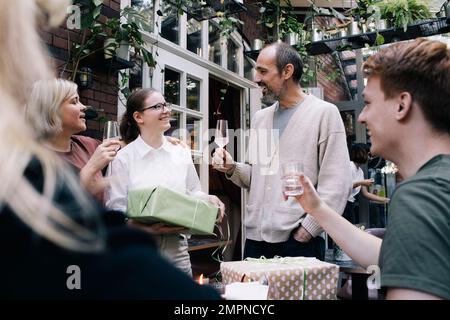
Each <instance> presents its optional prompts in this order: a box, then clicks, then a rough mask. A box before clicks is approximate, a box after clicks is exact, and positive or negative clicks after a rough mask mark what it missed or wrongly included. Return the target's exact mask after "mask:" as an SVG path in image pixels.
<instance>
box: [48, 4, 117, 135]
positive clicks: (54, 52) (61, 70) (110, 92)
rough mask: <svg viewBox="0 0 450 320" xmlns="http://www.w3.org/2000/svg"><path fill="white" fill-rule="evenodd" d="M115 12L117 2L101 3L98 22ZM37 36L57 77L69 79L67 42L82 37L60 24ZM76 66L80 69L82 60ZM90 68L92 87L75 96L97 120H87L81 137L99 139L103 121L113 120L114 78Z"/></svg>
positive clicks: (105, 72) (99, 70)
mask: <svg viewBox="0 0 450 320" xmlns="http://www.w3.org/2000/svg"><path fill="white" fill-rule="evenodd" d="M119 11H120V0H103V7H102V11H101V20H100V21H102V22H105V21H106V20H107V19H108V18H111V17H118V16H119ZM41 37H42V39H43V40H44V41H45V43H46V44H47V47H48V49H49V52H50V56H51V61H52V63H53V66H54V68H55V70H56V72H57V74H58V76H61V77H63V78H70V77H71V75H72V73H71V70H70V66H68V67H66V68H65V64H66V61H67V59H68V57H69V51H68V49H69V48H68V47H69V41H70V42H72V41H73V42H77V43H81V40H82V35H80V34H79V31H77V30H68V29H67V28H66V25H65V23H63V24H62V26H60V27H59V28H57V29H54V30H49V31H47V32H43V33H42V34H41ZM69 39H70V40H69ZM80 67H83V61H82V62H81V64H80ZM91 69H92V70H93V84H92V86H91V87H90V88H89V89H84V90H79V94H80V99H81V102H82V103H83V104H85V105H88V106H92V107H94V108H96V109H98V115H99V117H98V118H97V119H95V120H88V121H87V127H88V130H87V131H85V132H84V133H82V134H84V135H88V136H91V137H94V138H98V139H101V138H102V130H103V122H104V121H106V120H117V101H118V78H117V74H116V73H115V72H112V71H111V70H108V69H107V68H105V67H104V66H101V65H98V66H94V67H92V68H91Z"/></svg>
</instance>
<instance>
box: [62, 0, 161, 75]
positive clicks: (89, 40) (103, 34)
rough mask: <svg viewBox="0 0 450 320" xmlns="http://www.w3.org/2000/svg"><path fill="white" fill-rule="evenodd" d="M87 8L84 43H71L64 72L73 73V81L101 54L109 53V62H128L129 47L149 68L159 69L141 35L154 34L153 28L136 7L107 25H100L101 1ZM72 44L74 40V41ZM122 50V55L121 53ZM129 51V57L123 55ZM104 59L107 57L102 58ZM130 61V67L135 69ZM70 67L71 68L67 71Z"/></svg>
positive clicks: (82, 32)
mask: <svg viewBox="0 0 450 320" xmlns="http://www.w3.org/2000/svg"><path fill="white" fill-rule="evenodd" d="M88 1H89V5H85V6H84V11H83V13H82V19H81V29H80V30H79V33H80V35H81V38H82V41H81V43H75V42H72V43H69V48H70V56H69V59H68V61H67V63H66V65H65V66H64V69H63V70H62V72H61V73H63V72H65V71H69V72H70V73H71V76H70V78H71V80H73V81H75V79H76V77H77V74H78V73H79V69H80V66H81V65H82V64H86V62H87V61H88V60H90V59H94V58H98V56H99V55H98V54H99V53H102V52H105V53H106V57H105V58H104V59H106V60H109V59H112V58H114V57H116V56H117V55H121V58H122V59H125V60H128V51H129V48H132V49H133V52H134V54H135V55H139V56H141V57H142V59H143V60H144V62H145V63H146V64H147V65H148V66H149V67H151V68H152V67H154V66H155V60H154V59H153V56H152V54H151V52H149V51H148V50H147V49H146V47H145V42H144V40H143V39H142V34H141V32H149V31H151V26H150V25H149V24H148V23H147V21H146V19H145V17H144V16H143V15H142V14H141V13H139V12H138V11H136V10H135V9H134V8H131V7H126V8H124V9H123V10H122V11H121V13H120V16H119V17H117V18H109V19H108V20H107V21H106V23H104V24H102V23H101V22H100V12H101V7H102V5H103V4H102V1H101V0H88ZM68 41H71V40H70V39H69V40H68ZM119 50H122V53H121V54H120V53H119ZM123 52H125V54H124V53H123ZM102 56H103V55H102ZM96 64H97V63H96ZM132 65H133V64H132V63H131V62H128V64H127V66H126V67H132ZM67 66H70V67H71V69H69V70H67Z"/></svg>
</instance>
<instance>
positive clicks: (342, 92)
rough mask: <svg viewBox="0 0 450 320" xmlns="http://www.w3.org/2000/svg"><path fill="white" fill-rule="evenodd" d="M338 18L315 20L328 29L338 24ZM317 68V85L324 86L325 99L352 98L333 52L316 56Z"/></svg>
mask: <svg viewBox="0 0 450 320" xmlns="http://www.w3.org/2000/svg"><path fill="white" fill-rule="evenodd" d="M335 20H336V19H334V18H333V19H330V18H326V17H317V18H316V19H315V22H316V23H317V24H318V25H319V26H320V27H321V28H322V29H327V28H328V27H330V26H333V25H336V23H337V21H335ZM315 59H316V65H317V66H319V68H317V86H318V87H322V88H323V92H324V100H326V101H329V102H335V101H346V100H349V99H350V96H349V93H348V91H347V90H346V89H345V87H346V84H345V81H346V80H345V76H344V74H343V73H342V72H341V70H340V66H339V61H337V60H336V59H335V57H334V56H333V55H331V54H321V55H318V56H316V57H315Z"/></svg>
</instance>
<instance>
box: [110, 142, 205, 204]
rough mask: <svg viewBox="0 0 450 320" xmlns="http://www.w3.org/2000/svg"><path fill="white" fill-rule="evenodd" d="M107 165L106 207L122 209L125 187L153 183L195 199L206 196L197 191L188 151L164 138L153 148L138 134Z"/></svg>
mask: <svg viewBox="0 0 450 320" xmlns="http://www.w3.org/2000/svg"><path fill="white" fill-rule="evenodd" d="M110 166H111V167H110V168H109V170H108V175H110V176H111V183H110V186H109V187H108V188H107V191H106V207H107V208H108V209H112V210H119V211H123V212H126V211H127V205H128V191H129V190H134V189H143V188H150V187H156V186H161V187H165V188H168V189H171V190H173V191H176V192H179V193H183V194H188V195H191V196H195V197H198V198H203V199H205V197H207V195H206V194H205V193H204V192H202V191H201V186H200V180H199V178H198V175H197V172H196V171H195V167H194V163H193V162H192V158H191V153H190V150H189V149H187V148H185V147H183V146H181V145H173V144H172V143H170V142H168V141H167V139H164V142H163V144H162V146H161V147H159V148H158V149H155V148H152V147H151V146H149V145H148V144H147V143H145V141H144V140H143V139H142V138H141V136H139V137H138V138H137V139H136V140H134V141H133V142H131V143H130V144H128V145H127V146H126V147H124V148H122V149H121V150H120V151H119V152H118V154H117V156H116V158H115V159H114V160H113V161H112V162H111V164H110Z"/></svg>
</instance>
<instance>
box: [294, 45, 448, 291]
mask: <svg viewBox="0 0 450 320" xmlns="http://www.w3.org/2000/svg"><path fill="white" fill-rule="evenodd" d="M363 71H364V73H365V75H366V76H367V77H368V83H367V87H366V88H365V90H364V94H363V95H364V100H365V107H364V109H363V110H362V113H361V114H360V116H359V119H358V120H359V121H360V122H362V123H364V124H366V126H367V130H368V133H369V135H370V137H371V141H372V147H371V152H372V153H373V154H376V155H379V156H381V157H383V158H385V159H388V160H391V161H393V162H394V163H396V164H397V166H398V168H399V171H400V174H401V175H402V177H403V178H404V181H403V183H401V184H400V185H399V186H397V188H396V190H395V192H394V194H393V195H392V199H391V206H390V215H389V221H388V227H387V231H386V235H385V237H384V240H381V239H379V238H376V237H374V236H372V235H369V234H367V233H365V232H363V231H361V230H360V229H358V228H356V227H355V226H353V225H352V224H350V223H349V222H348V221H346V220H345V219H344V218H342V217H341V216H340V215H339V214H337V213H336V212H334V211H333V210H332V209H330V208H329V207H328V206H327V205H326V204H325V203H324V202H323V201H322V200H321V199H320V198H319V197H318V195H317V193H316V191H315V190H314V188H313V186H312V184H311V183H310V181H309V179H308V178H307V177H305V176H302V175H301V176H300V180H301V181H302V183H303V185H304V193H303V195H301V196H298V197H296V198H297V200H298V201H299V202H300V204H301V206H302V207H303V208H304V209H305V211H306V212H308V213H309V214H311V215H312V216H313V217H314V218H315V219H316V220H317V221H318V222H319V223H320V224H321V226H322V227H323V228H324V229H325V231H326V232H327V233H328V234H329V235H330V236H331V237H332V238H333V240H334V241H335V242H336V243H337V244H338V245H339V246H340V247H341V248H342V249H343V250H344V251H345V252H346V253H347V254H348V255H350V256H351V257H352V258H353V259H354V260H355V261H356V262H358V263H360V264H361V265H363V266H366V267H367V266H369V265H379V266H380V268H381V285H382V286H383V287H386V288H387V299H450V275H449V272H450V50H449V49H448V48H447V46H446V45H445V44H444V43H441V42H439V41H431V40H426V39H416V40H415V41H412V42H407V43H399V44H395V45H392V46H389V47H387V48H384V49H382V50H380V51H379V52H378V53H376V54H375V55H374V56H372V57H370V58H369V59H368V60H367V62H365V63H364V65H363Z"/></svg>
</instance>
